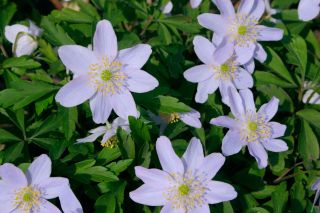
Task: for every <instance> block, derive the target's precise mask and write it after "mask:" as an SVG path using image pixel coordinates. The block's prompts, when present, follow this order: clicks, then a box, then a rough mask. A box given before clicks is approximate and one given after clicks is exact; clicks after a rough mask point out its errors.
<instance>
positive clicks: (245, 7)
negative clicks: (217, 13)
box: [238, 0, 255, 14]
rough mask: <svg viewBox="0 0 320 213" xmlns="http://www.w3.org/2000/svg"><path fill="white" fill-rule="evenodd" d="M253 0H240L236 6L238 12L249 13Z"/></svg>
mask: <svg viewBox="0 0 320 213" xmlns="http://www.w3.org/2000/svg"><path fill="white" fill-rule="evenodd" d="M254 3H255V1H254V0H241V1H240V5H239V8H238V13H240V14H249V13H250V12H251V10H252V8H253V6H254Z"/></svg>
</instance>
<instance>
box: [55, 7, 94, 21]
mask: <svg viewBox="0 0 320 213" xmlns="http://www.w3.org/2000/svg"><path fill="white" fill-rule="evenodd" d="M51 17H52V18H54V19H56V20H57V21H67V22H70V23H89V24H90V23H92V22H94V21H95V19H93V17H92V16H90V15H88V14H86V13H83V12H81V11H75V10H72V9H69V8H63V9H62V10H60V11H58V10H54V11H53V12H52V13H51Z"/></svg>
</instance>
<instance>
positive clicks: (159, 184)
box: [134, 166, 172, 189]
mask: <svg viewBox="0 0 320 213" xmlns="http://www.w3.org/2000/svg"><path fill="white" fill-rule="evenodd" d="M134 169H135V173H136V176H137V177H138V178H140V179H141V180H142V181H143V182H144V183H145V184H148V185H152V186H153V187H155V188H162V189H163V188H164V187H168V186H169V185H170V180H171V179H172V178H171V176H170V175H169V174H168V173H166V172H164V171H162V170H160V169H146V168H144V167H142V166H136V167H135V168H134Z"/></svg>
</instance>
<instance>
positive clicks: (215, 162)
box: [199, 153, 226, 180]
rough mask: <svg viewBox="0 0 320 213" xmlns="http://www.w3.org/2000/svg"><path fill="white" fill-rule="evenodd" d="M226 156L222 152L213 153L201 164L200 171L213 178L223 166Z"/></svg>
mask: <svg viewBox="0 0 320 213" xmlns="http://www.w3.org/2000/svg"><path fill="white" fill-rule="evenodd" d="M225 160H226V158H225V157H224V156H223V155H222V154H220V153H211V154H210V155H208V156H206V157H205V158H204V159H203V161H202V163H201V164H200V165H199V172H203V173H204V174H205V175H206V178H207V179H208V180H211V179H212V178H213V177H214V176H215V175H216V174H217V172H218V171H219V170H220V168H221V167H222V166H223V164H224V162H225Z"/></svg>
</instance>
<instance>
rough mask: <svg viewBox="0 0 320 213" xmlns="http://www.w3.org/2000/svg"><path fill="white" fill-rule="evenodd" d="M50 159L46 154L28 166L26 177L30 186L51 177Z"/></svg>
mask: <svg viewBox="0 0 320 213" xmlns="http://www.w3.org/2000/svg"><path fill="white" fill-rule="evenodd" d="M51 164H52V163H51V159H50V158H49V157H48V155H46V154H42V155H40V156H39V157H37V158H36V159H35V160H34V161H33V162H32V163H31V164H30V166H29V168H28V170H27V173H26V176H27V178H28V182H29V183H31V184H38V183H41V182H42V181H45V180H46V179H48V178H49V177H50V175H51Z"/></svg>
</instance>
